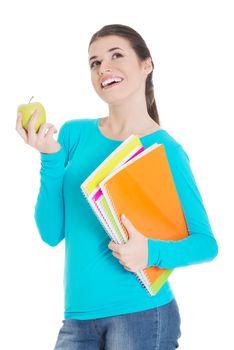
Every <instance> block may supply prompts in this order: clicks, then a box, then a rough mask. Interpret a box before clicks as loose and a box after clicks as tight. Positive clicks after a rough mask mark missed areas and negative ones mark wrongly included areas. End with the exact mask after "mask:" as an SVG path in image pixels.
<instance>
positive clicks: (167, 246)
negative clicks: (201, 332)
mask: <svg viewBox="0 0 234 350" xmlns="http://www.w3.org/2000/svg"><path fill="white" fill-rule="evenodd" d="M100 119H101V118H97V119H75V120H68V121H66V122H65V123H64V124H63V125H62V126H61V128H60V130H59V134H58V140H57V141H58V143H59V144H60V145H61V149H60V150H59V151H57V152H55V153H51V154H46V153H40V160H41V168H40V188H39V193H38V197H37V201H36V205H35V215H34V217H35V222H36V225H37V229H38V231H39V234H40V236H41V238H42V240H43V241H44V242H46V243H47V244H48V245H50V246H52V247H55V246H56V245H58V244H59V243H60V242H61V241H63V240H64V242H65V265H64V278H63V283H64V319H80V320H85V319H94V318H100V317H107V316H114V315H120V314H125V313H131V312H137V311H143V310H147V309H151V308H154V307H158V306H161V305H164V304H167V303H168V302H170V301H171V300H172V299H173V298H174V293H173V291H172V288H171V286H170V282H169V280H168V281H167V282H166V283H165V284H164V285H163V287H162V288H161V289H160V290H159V292H158V293H157V294H156V295H155V296H151V295H150V294H149V293H148V291H147V290H146V289H145V288H144V287H143V286H142V285H141V283H140V282H139V280H138V279H137V277H136V275H135V274H134V273H133V272H130V271H127V270H126V269H124V267H123V265H121V264H120V263H119V261H118V259H117V258H115V257H114V256H113V255H112V251H111V250H110V249H109V248H108V244H109V242H110V238H109V236H108V234H107V233H106V231H105V229H104V227H103V226H102V224H101V223H100V222H99V220H98V218H97V217H96V214H95V213H94V212H93V209H92V208H91V207H90V205H89V203H88V202H87V200H86V199H85V197H84V195H83V193H82V191H81V188H80V185H81V183H82V182H83V181H84V180H85V179H86V178H87V176H88V175H89V174H90V173H91V172H92V171H93V170H94V169H95V168H96V167H97V166H98V165H99V164H100V163H101V162H102V161H103V160H104V159H105V158H106V157H107V156H108V155H109V154H110V153H111V152H112V151H113V150H114V149H115V148H116V147H118V146H119V145H120V143H121V142H122V141H121V140H113V139H110V138H108V137H106V136H105V135H104V134H103V133H102V132H101V130H100V128H99V121H100ZM140 140H141V142H142V144H143V146H144V147H145V148H147V147H149V146H150V145H152V144H153V143H155V142H157V143H161V144H163V145H164V147H165V151H166V155H167V158H168V161H169V165H170V168H171V172H172V175H173V179H174V182H175V186H176V189H177V192H178V195H179V198H180V201H181V204H182V208H183V211H184V214H185V219H186V223H187V228H188V232H189V236H188V237H186V238H185V239H182V240H179V241H162V240H153V239H148V264H147V266H152V265H156V266H159V267H162V268H177V267H182V266H187V265H191V264H197V263H204V262H208V261H210V260H212V259H213V258H215V256H216V255H217V253H218V245H217V241H216V239H215V237H214V234H213V232H212V229H211V226H210V222H209V219H208V216H207V212H206V209H205V207H204V203H203V200H202V197H201V194H200V192H199V189H198V187H197V184H196V181H195V179H194V176H193V173H192V170H191V167H190V161H189V157H188V155H187V153H186V152H185V150H184V149H183V147H182V146H181V145H180V144H179V143H178V142H177V141H176V140H175V139H174V138H173V137H172V136H171V135H170V134H169V133H168V132H167V131H166V130H165V129H162V128H161V129H159V130H157V131H155V132H153V133H151V134H148V135H146V136H143V137H140ZM152 166H153V164H152Z"/></svg>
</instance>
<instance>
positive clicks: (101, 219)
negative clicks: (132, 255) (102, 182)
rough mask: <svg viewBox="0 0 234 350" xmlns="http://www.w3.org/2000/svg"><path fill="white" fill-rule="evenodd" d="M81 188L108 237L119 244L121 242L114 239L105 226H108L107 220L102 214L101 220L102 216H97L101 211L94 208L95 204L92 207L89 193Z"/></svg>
mask: <svg viewBox="0 0 234 350" xmlns="http://www.w3.org/2000/svg"><path fill="white" fill-rule="evenodd" d="M80 188H81V192H82V194H83V196H84V198H85V199H86V201H87V202H88V204H89V206H90V207H91V208H92V210H93V213H94V214H95V215H96V217H97V219H98V221H99V222H100V224H101V225H102V227H103V228H104V230H105V232H106V233H107V234H108V236H109V237H110V239H111V240H113V241H114V242H115V243H119V242H118V241H117V240H116V238H115V237H114V235H113V236H112V234H111V233H110V232H109V231H108V229H107V227H106V226H105V224H104V222H105V223H106V225H107V226H108V223H107V221H106V220H105V218H104V217H103V216H102V215H101V214H100V216H101V218H100V216H99V215H98V214H97V212H96V210H99V209H94V207H93V205H94V204H92V205H91V203H90V202H89V199H88V195H87V193H86V192H85V190H84V189H83V188H82V187H80Z"/></svg>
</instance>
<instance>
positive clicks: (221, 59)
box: [0, 0, 234, 350]
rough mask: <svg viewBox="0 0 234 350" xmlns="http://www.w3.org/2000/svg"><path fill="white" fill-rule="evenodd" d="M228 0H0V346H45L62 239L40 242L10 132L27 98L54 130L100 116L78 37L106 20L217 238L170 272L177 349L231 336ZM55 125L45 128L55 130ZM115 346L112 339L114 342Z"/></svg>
mask: <svg viewBox="0 0 234 350" xmlns="http://www.w3.org/2000/svg"><path fill="white" fill-rule="evenodd" d="M231 5H232V1H225V0H222V1H206V0H203V1H198V0H197V1H189V0H187V1H181V0H177V1H155V0H154V1H142V2H139V3H137V2H130V1H129V2H127V1H126V0H125V1H121V0H118V1H117V2H116V1H102V0H99V1H94V2H92V1H87V2H85V3H79V2H78V1H71V0H70V1H69V0H66V1H58V0H56V1H55V0H54V1H50V0H47V1H42V0H40V1H39V0H38V1H36V0H30V1H26V0H23V1H22V0H21V1H12V0H8V1H5V2H1V5H0V33H1V34H0V35H1V56H0V60H1V64H0V88H1V104H0V108H1V117H0V118H1V137H0V142H1V145H0V151H1V173H0V174H1V181H0V186H1V187H0V190H1V192H0V193H1V195H0V200H1V214H2V215H1V221H0V223H1V246H0V268H1V289H0V292H1V297H0V315H1V317H0V322H1V328H0V329H1V338H0V348H1V349H4V350H8V349H24V350H42V349H43V350H51V349H53V347H54V345H55V341H56V338H57V334H58V331H59V328H60V327H61V325H62V319H63V263H64V242H61V243H60V244H59V245H58V246H57V247H55V248H52V247H49V246H47V245H46V244H45V243H43V242H42V240H41V239H40V237H39V233H38V231H37V229H36V225H35V222H34V217H33V215H34V206H35V203H36V198H37V194H38V190H39V180H40V179H39V170H40V156H39V152H38V151H36V150H35V149H33V148H32V147H30V146H28V145H26V144H25V143H24V142H23V140H22V139H21V137H20V136H19V135H18V134H17V132H16V131H15V121H16V110H17V107H18V105H19V104H22V103H27V102H28V101H29V99H30V97H31V96H32V95H33V96H35V98H34V101H40V102H41V103H43V105H44V106H45V108H46V111H47V120H48V121H49V122H51V123H53V124H55V125H56V126H57V128H60V127H61V125H62V124H63V123H64V122H65V121H66V120H68V119H76V118H97V117H99V116H106V115H107V111H108V110H107V105H106V104H105V103H104V102H103V101H102V100H100V99H99V97H98V96H97V95H96V93H95V91H94V90H93V87H92V85H91V81H90V71H89V66H88V61H87V59H88V43H89V40H90V38H91V36H92V34H93V33H94V32H96V31H97V30H98V29H100V28H101V27H102V26H104V25H106V24H114V23H120V24H125V25H129V26H131V27H133V28H134V29H135V30H137V31H138V32H139V33H140V34H141V35H142V36H143V38H144V39H145V41H146V43H147V45H148V46H149V49H150V51H151V55H152V57H153V61H154V64H155V70H154V85H155V98H156V103H157V106H158V111H159V115H160V119H161V126H162V127H163V128H165V129H166V130H167V131H168V132H170V133H171V135H172V136H173V137H174V138H176V139H177V140H178V142H180V143H181V144H182V145H183V147H184V149H185V150H186V152H187V153H188V155H189V158H190V163H191V167H192V169H193V172H194V175H195V178H196V180H197V184H198V186H199V189H200V191H201V194H202V197H203V200H204V204H205V207H206V209H207V212H208V216H209V218H210V222H211V225H212V228H213V231H214V234H215V237H216V239H217V241H218V244H219V255H218V257H217V258H216V259H215V260H214V261H212V262H211V263H205V264H200V265H194V266H189V267H186V268H180V269H177V270H176V271H174V273H173V275H172V276H171V277H170V281H171V285H172V288H173V290H174V293H175V295H176V298H177V302H178V304H179V307H180V313H181V318H182V325H181V328H182V337H181V339H180V349H182V350H197V349H199V350H209V349H212V350H218V349H228V350H229V349H230V348H231V347H232V345H231V344H233V339H232V338H233V335H232V333H233V321H232V320H233V312H234V310H233V293H234V290H233V287H232V286H231V282H232V275H233V271H232V267H233V259H232V257H233V255H234V253H233V216H234V214H233V212H234V206H233V198H234V196H233V195H234V193H233V192H234V191H233V177H234V174H233V170H232V169H231V165H232V163H233V151H234V147H233V142H234V141H233V125H232V119H233V115H234V114H233V112H234V108H233V92H234V86H233V85H234V84H233V81H234V70H233V62H234V54H233V32H234V25H233V17H234V13H233V10H232V8H231ZM57 135H58V134H56V137H57ZM120 350H121V349H120Z"/></svg>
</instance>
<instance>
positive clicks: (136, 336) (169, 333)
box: [54, 299, 181, 350]
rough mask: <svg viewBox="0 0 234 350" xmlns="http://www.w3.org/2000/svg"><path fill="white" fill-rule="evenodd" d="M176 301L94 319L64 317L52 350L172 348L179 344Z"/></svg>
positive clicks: (154, 349) (179, 333) (153, 349)
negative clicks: (138, 310)
mask: <svg viewBox="0 0 234 350" xmlns="http://www.w3.org/2000/svg"><path fill="white" fill-rule="evenodd" d="M180 335H181V332H180V314H179V309H178V306H177V302H176V300H175V299H173V300H172V301H171V302H170V303H168V304H166V305H163V306H160V307H156V308H153V309H149V310H145V311H140V312H134V313H130V314H124V315H118V316H111V317H103V318H97V319H93V320H74V319H67V320H63V325H62V327H61V329H60V331H59V334H58V338H57V342H56V345H55V348H54V350H174V349H176V348H178V347H179V344H178V338H179V337H180Z"/></svg>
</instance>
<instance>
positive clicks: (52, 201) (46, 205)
mask: <svg viewBox="0 0 234 350" xmlns="http://www.w3.org/2000/svg"><path fill="white" fill-rule="evenodd" d="M57 142H58V143H59V144H60V145H61V148H60V150H58V151H57V152H55V153H42V152H40V159H41V169H40V189H39V193H38V196H37V201H36V205H35V211H34V219H35V222H36V225H37V229H38V231H39V234H40V236H41V238H42V240H43V241H44V242H46V243H47V244H49V245H50V246H56V245H57V244H58V243H59V242H61V241H62V240H63V238H64V236H65V233H64V200H63V177H64V173H65V168H66V165H67V162H68V131H67V123H64V124H63V125H62V127H61V128H60V130H59V134H58V139H57Z"/></svg>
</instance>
